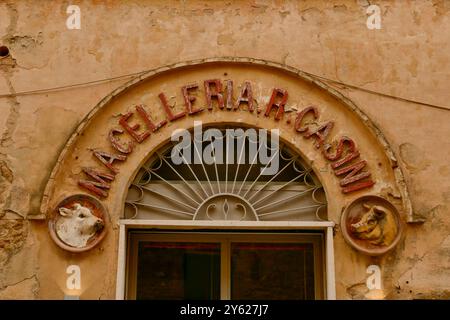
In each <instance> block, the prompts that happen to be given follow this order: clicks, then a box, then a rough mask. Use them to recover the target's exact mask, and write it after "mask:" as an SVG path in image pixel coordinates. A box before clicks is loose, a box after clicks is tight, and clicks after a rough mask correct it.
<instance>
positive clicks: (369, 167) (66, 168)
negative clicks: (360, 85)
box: [41, 58, 413, 222]
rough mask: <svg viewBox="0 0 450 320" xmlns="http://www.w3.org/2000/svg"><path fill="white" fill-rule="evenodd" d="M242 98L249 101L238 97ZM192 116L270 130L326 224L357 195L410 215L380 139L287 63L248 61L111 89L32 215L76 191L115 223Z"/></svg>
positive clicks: (168, 70)
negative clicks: (317, 194) (322, 196)
mask: <svg viewBox="0 0 450 320" xmlns="http://www.w3.org/2000/svg"><path fill="white" fill-rule="evenodd" d="M207 91H209V94H208V92H207ZM218 91H219V93H221V96H220V95H219V97H218V95H217V94H216V93H217V92H218ZM208 96H209V97H210V99H208V98H207V97H208ZM221 97H223V105H222V101H221V99H222V98H221ZM229 97H232V99H229ZM249 97H251V98H253V100H251V99H250V100H251V103H248V102H246V101H245V100H246V99H247V100H248V99H249ZM193 98H195V101H194V100H192V99H193ZM191 100H192V101H191ZM236 106H237V107H236ZM209 107H211V109H210V108H209ZM200 109H203V110H202V111H200ZM194 121H201V122H203V123H204V124H207V125H214V124H217V125H223V124H233V125H241V126H243V127H255V128H265V129H279V130H280V136H281V137H282V139H284V140H285V141H286V142H287V143H288V144H289V146H290V147H291V148H292V149H294V150H295V151H296V152H298V153H299V154H301V155H302V157H303V159H304V161H306V162H308V164H309V165H310V166H311V167H312V168H313V170H314V172H315V173H316V175H317V176H318V177H319V179H320V181H321V183H322V185H323V186H324V188H325V191H326V194H327V197H328V199H329V200H328V218H329V219H330V220H332V221H335V222H338V221H339V219H340V216H341V213H342V211H343V210H344V208H345V207H346V206H347V205H349V204H350V203H351V202H352V201H354V200H355V199H357V198H360V197H362V196H366V195H372V196H373V195H375V196H379V197H382V198H385V199H387V200H389V201H390V202H391V203H392V204H393V205H394V206H395V207H396V208H397V209H398V211H399V212H400V213H401V216H402V217H403V220H405V221H409V222H411V221H412V220H413V219H412V213H411V205H410V201H409V198H408V192H407V189H406V185H405V182H404V179H403V174H402V172H401V170H400V168H399V167H398V166H397V161H396V158H395V156H394V154H393V152H392V150H391V148H390V147H389V144H388V143H387V141H386V139H385V138H384V137H383V135H382V133H381V132H380V131H379V130H378V129H377V127H376V126H375V125H374V124H373V123H372V122H371V121H370V119H369V118H368V117H367V116H366V115H365V114H364V113H363V112H362V111H361V110H360V109H359V108H358V107H357V106H356V105H355V104H354V103H352V102H351V101H350V100H349V99H347V98H345V97H344V96H342V95H341V94H340V93H339V92H337V91H336V90H334V89H332V88H330V87H329V86H327V85H326V84H324V83H322V82H319V81H317V80H315V79H313V78H311V77H310V76H308V75H307V74H305V73H303V72H301V71H299V70H297V69H295V68H292V67H288V66H285V65H281V64H278V63H274V62H268V61H263V60H256V59H250V58H211V59H203V60H196V61H190V62H183V63H178V64H174V65H171V66H165V67H161V68H158V69H155V70H152V71H149V72H147V73H145V74H143V75H141V76H139V77H137V78H136V79H134V80H132V81H130V82H128V83H127V84H125V85H124V86H122V87H120V88H117V89H116V90H115V91H113V92H111V94H109V95H108V96H107V97H105V98H104V99H103V100H102V101H101V102H100V103H99V104H98V105H97V106H95V107H94V108H93V110H92V111H91V112H90V113H89V114H88V115H87V116H86V117H85V119H84V120H83V121H82V122H81V123H80V125H79V126H78V128H77V129H76V131H75V132H74V133H73V134H72V136H71V137H70V139H69V140H68V142H67V144H66V146H65V148H64V150H63V151H62V152H61V154H60V156H59V158H58V161H57V164H56V166H55V167H54V169H53V171H52V174H51V177H50V179H49V181H48V183H47V186H46V189H45V192H44V196H43V199H42V204H41V211H42V213H44V214H47V215H48V214H49V213H51V212H53V211H54V209H55V207H57V205H58V203H60V202H61V201H62V200H63V199H65V198H67V197H69V196H71V195H74V194H80V193H81V194H85V193H86V194H92V195H94V196H95V197H97V198H99V199H100V200H101V202H102V203H103V205H104V206H105V207H106V208H107V210H108V212H109V214H110V216H111V218H112V220H113V222H114V221H116V220H117V219H119V217H120V213H121V212H122V211H123V208H124V202H125V196H126V193H127V190H128V188H129V186H130V184H131V182H132V180H133V179H134V177H135V175H136V174H137V171H138V169H139V168H140V167H141V166H142V165H143V164H144V163H145V162H146V161H147V159H148V158H149V157H150V156H151V155H152V152H154V150H157V149H158V148H159V147H160V146H162V145H163V144H165V143H166V142H167V141H168V140H170V136H171V133H172V132H173V131H174V130H176V129H190V128H192V126H193V123H194ZM135 124H140V128H139V129H136V128H134V129H133V126H134V125H135ZM322 138H323V141H321V139H322ZM131 145H133V147H132V151H131V150H130V148H131ZM328 145H329V146H328ZM340 147H342V153H340V151H339V149H340ZM111 157H112V158H111ZM359 167H363V168H362V169H360V168H359ZM86 168H90V170H91V171H89V169H86ZM92 170H94V171H92ZM352 170H354V171H353V174H352ZM98 173H101V174H102V176H100V178H101V179H102V180H103V182H104V185H103V186H99V185H98V184H97V186H95V185H93V184H92V182H97V183H98V182H99V181H100V180H97V181H95V179H94V178H93V175H94V176H95V175H96V174H98ZM361 174H362V175H361ZM369 174H370V175H369ZM359 175H361V176H359ZM97 177H98V176H97ZM358 178H360V179H358ZM89 181H90V182H89ZM86 186H88V188H86ZM89 186H90V187H91V188H89ZM93 186H94V187H93ZM89 189H90V190H89ZM95 189H96V191H95V192H92V190H95Z"/></svg>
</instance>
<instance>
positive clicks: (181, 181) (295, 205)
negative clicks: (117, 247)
mask: <svg viewBox="0 0 450 320" xmlns="http://www.w3.org/2000/svg"><path fill="white" fill-rule="evenodd" d="M244 139H245V137H244ZM250 142H251V140H250V139H249V138H248V137H247V141H245V140H244V143H242V144H241V150H235V154H236V156H237V157H241V156H242V155H243V154H244V153H245V152H244V151H245V150H244V149H245V148H249V143H250ZM268 144H269V143H267V145H266V146H268ZM261 145H262V144H260V145H259V148H260V147H261ZM192 147H193V150H194V152H195V153H197V154H198V155H200V154H201V152H202V150H199V148H198V143H194V141H192ZM269 147H270V146H269ZM172 148H173V144H170V145H168V146H166V147H164V148H162V149H160V150H158V151H157V152H156V153H155V154H154V155H153V156H152V157H150V159H149V160H148V161H147V163H146V164H145V165H144V166H142V168H141V169H140V170H139V173H138V174H137V176H136V179H135V180H134V182H133V183H132V184H131V186H130V189H129V192H128V195H127V199H126V203H125V204H126V206H125V213H124V218H127V219H158V220H162V219H164V220H165V219H180V220H186V219H190V220H236V221H263V220H269V221H270V220H271V221H274V220H309V221H311V220H316V221H317V220H323V219H324V218H325V215H326V197H325V194H324V190H323V187H322V185H321V184H320V182H319V180H318V179H317V177H316V176H315V175H314V172H313V171H312V169H311V168H310V167H308V166H306V165H305V163H304V162H303V161H302V159H301V157H300V156H299V155H298V154H295V153H294V152H293V151H292V150H290V149H289V148H288V147H287V146H285V145H283V144H280V146H279V147H277V148H276V150H274V152H273V157H279V169H278V171H277V172H276V173H275V174H273V175H270V176H265V175H263V174H262V173H261V172H262V169H264V167H267V166H268V164H266V165H263V164H261V163H259V162H258V159H257V157H256V156H255V157H253V159H250V157H249V159H248V161H247V162H245V161H236V162H235V163H231V164H230V163H218V161H214V163H212V164H209V165H207V164H205V163H204V162H201V163H199V164H188V163H182V164H180V165H176V164H174V163H173V161H172V160H171V153H172ZM259 148H258V152H259ZM223 152H225V153H226V150H223ZM214 159H215V153H214ZM238 159H239V158H238ZM239 160H241V159H239ZM185 162H188V161H185Z"/></svg>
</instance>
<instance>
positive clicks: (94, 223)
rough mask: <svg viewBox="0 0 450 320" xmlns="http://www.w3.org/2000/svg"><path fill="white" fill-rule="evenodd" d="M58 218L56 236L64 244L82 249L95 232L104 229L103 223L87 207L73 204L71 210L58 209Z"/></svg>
mask: <svg viewBox="0 0 450 320" xmlns="http://www.w3.org/2000/svg"><path fill="white" fill-rule="evenodd" d="M58 212H59V214H60V217H59V219H58V220H57V221H56V228H55V229H56V234H57V235H58V237H59V238H60V239H61V240H62V241H63V242H65V243H66V244H68V245H70V246H72V247H75V248H83V247H85V246H86V244H87V243H88V241H89V239H91V238H92V237H93V236H94V235H95V234H96V233H97V231H100V230H102V229H103V227H104V222H103V220H102V219H100V218H99V217H97V216H95V215H94V214H93V213H92V212H91V210H90V209H89V208H87V207H83V206H82V205H81V204H79V203H77V202H76V203H75V204H74V205H73V207H72V208H65V207H62V208H59V210H58Z"/></svg>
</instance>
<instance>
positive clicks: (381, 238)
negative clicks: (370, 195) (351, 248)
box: [350, 204, 398, 246]
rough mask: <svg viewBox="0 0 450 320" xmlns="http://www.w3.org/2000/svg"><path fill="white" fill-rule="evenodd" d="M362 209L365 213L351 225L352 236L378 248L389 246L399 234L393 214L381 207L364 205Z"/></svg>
mask: <svg viewBox="0 0 450 320" xmlns="http://www.w3.org/2000/svg"><path fill="white" fill-rule="evenodd" d="M362 207H363V208H364V210H365V212H364V213H363V214H362V215H361V216H360V218H359V220H358V221H357V222H356V223H352V224H351V225H350V232H351V234H352V235H353V236H354V237H355V238H357V239H361V240H368V241H369V243H371V244H373V245H376V246H389V245H390V244H391V243H392V242H393V241H394V239H395V238H396V236H397V233H398V230H397V223H396V221H395V218H394V215H393V213H392V212H391V211H390V210H389V209H387V208H385V207H383V206H379V205H368V204H363V205H362Z"/></svg>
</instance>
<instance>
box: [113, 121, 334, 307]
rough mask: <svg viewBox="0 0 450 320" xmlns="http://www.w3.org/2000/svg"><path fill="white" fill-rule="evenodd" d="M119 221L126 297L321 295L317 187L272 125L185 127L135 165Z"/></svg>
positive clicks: (322, 207)
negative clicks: (176, 139)
mask: <svg viewBox="0 0 450 320" xmlns="http://www.w3.org/2000/svg"><path fill="white" fill-rule="evenodd" d="M269 135H270V136H272V138H273V137H275V139H270V137H269ZM177 136H178V137H181V134H177ZM212 136H214V138H213V139H210V138H211V137H212ZM205 138H206V139H205ZM275 140H276V141H275ZM180 146H182V147H180ZM155 222H156V224H159V225H158V230H155V227H156V225H155ZM186 222H189V223H188V224H186ZM202 222H203V223H202ZM260 222H263V223H264V225H263V226H261V225H260V224H259V223H260ZM293 222H299V223H301V224H302V226H299V225H298V224H296V223H294V224H292V223H293ZM324 222H325V223H324ZM122 223H123V224H124V225H126V226H127V230H126V238H127V240H128V243H127V248H128V249H127V258H126V261H127V264H126V270H127V276H126V286H125V287H126V289H125V298H128V299H323V298H325V297H327V295H328V297H329V296H330V293H329V292H327V288H326V273H325V261H326V257H325V254H326V250H325V240H324V236H325V233H326V226H329V224H328V222H327V221H326V197H325V194H324V190H323V187H322V185H321V184H320V181H319V179H318V178H317V176H316V175H315V174H314V172H313V170H312V168H311V167H310V166H308V165H307V163H306V162H305V161H304V160H303V159H302V157H301V156H300V155H299V154H297V153H296V152H295V151H294V150H292V149H290V148H289V147H288V146H287V145H286V143H285V142H284V141H281V142H280V141H279V137H278V136H276V135H274V132H272V133H269V132H268V131H266V130H264V129H260V130H257V129H254V128H242V127H239V126H231V125H228V126H220V127H209V128H204V130H202V128H200V129H199V127H195V128H194V129H193V130H192V132H188V131H185V132H184V137H183V139H181V141H180V142H173V141H171V142H169V143H167V144H166V145H164V146H163V147H161V148H160V149H159V150H157V151H155V152H154V153H153V155H152V156H151V157H150V158H149V159H148V161H147V162H146V163H145V164H144V165H143V166H142V167H141V168H140V170H139V172H138V174H137V175H136V177H135V179H134V181H133V183H132V184H131V185H130V188H129V192H128V196H127V200H126V202H125V211H124V214H123V220H122ZM161 223H162V224H164V223H165V226H164V225H161ZM205 223H206V225H205ZM289 226H291V227H289ZM319 226H321V227H322V228H320V227H319ZM199 227H201V228H199ZM328 290H329V291H330V290H332V289H331V288H329V289H328Z"/></svg>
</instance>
